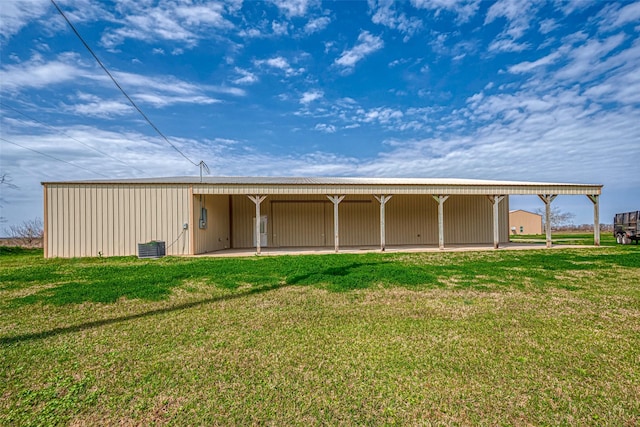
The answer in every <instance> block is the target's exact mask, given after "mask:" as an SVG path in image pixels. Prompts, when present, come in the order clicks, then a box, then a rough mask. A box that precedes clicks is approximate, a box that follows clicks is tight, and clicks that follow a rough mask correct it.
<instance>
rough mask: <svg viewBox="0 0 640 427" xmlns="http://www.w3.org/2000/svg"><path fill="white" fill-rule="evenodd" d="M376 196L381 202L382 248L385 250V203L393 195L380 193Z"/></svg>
mask: <svg viewBox="0 0 640 427" xmlns="http://www.w3.org/2000/svg"><path fill="white" fill-rule="evenodd" d="M373 197H375V198H376V200H377V201H378V202H380V250H381V251H382V252H384V250H385V246H386V243H385V223H384V205H386V204H387V202H388V201H389V200H390V199H391V197H393V196H387V195H380V196H375V195H374V196H373Z"/></svg>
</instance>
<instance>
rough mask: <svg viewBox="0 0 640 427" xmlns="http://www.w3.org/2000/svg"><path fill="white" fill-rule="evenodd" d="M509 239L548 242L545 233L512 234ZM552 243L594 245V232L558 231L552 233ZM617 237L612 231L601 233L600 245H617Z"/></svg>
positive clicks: (526, 241) (518, 241)
mask: <svg viewBox="0 0 640 427" xmlns="http://www.w3.org/2000/svg"><path fill="white" fill-rule="evenodd" d="M509 240H511V241H512V242H514V243H546V241H547V236H546V235H545V234H512V235H510V236H509ZM551 243H553V244H554V245H593V232H590V233H582V232H558V231H554V232H552V233H551ZM616 245H617V243H616V238H615V237H614V236H613V233H612V232H610V231H603V232H601V233H600V246H616Z"/></svg>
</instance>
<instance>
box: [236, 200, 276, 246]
mask: <svg viewBox="0 0 640 427" xmlns="http://www.w3.org/2000/svg"><path fill="white" fill-rule="evenodd" d="M267 200H269V198H267ZM265 202H266V200H265V201H264V202H262V204H261V205H260V208H261V209H264V207H265V206H266V203H265ZM232 204H233V230H232V237H233V243H232V247H234V248H251V247H253V246H254V245H253V243H252V240H253V229H252V226H253V217H254V216H255V215H256V207H255V205H254V204H253V202H252V201H251V200H249V198H248V197H247V196H244V195H243V196H233V198H232Z"/></svg>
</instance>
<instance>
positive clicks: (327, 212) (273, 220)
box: [232, 195, 509, 248]
mask: <svg viewBox="0 0 640 427" xmlns="http://www.w3.org/2000/svg"><path fill="white" fill-rule="evenodd" d="M232 199H233V213H232V214H233V221H232V222H233V246H232V247H234V248H250V247H253V246H254V243H253V218H254V216H255V205H254V203H253V202H251V201H250V200H249V199H248V198H247V197H246V196H232ZM338 209H339V227H340V245H341V246H375V245H379V244H380V204H379V203H378V201H377V200H375V198H373V196H368V197H367V196H347V197H346V198H345V199H344V200H343V201H342V202H341V203H340V205H339V208H338ZM508 210H509V208H508V197H507V198H505V199H504V200H503V201H502V202H501V203H500V205H499V220H500V241H501V242H506V241H508V222H507V220H508ZM261 215H266V216H267V218H268V245H267V246H270V247H296V246H298V247H302V246H333V204H332V203H331V202H330V201H329V200H328V199H327V200H326V201H325V199H324V198H323V197H322V196H314V195H289V196H269V197H267V199H266V200H265V201H264V202H262V204H261ZM385 222H386V240H387V244H389V245H416V244H417V245H435V244H437V243H438V204H437V203H436V202H435V201H434V200H433V198H432V197H431V196H423V195H411V196H409V195H396V196H394V197H392V199H391V200H390V201H389V202H388V203H387V205H386V215H385ZM444 223H445V245H446V244H465V243H472V244H473V243H484V244H491V243H492V242H493V228H492V227H493V208H492V205H491V202H490V201H489V200H488V199H487V197H486V196H452V197H450V198H449V199H448V200H447V201H446V202H445V204H444Z"/></svg>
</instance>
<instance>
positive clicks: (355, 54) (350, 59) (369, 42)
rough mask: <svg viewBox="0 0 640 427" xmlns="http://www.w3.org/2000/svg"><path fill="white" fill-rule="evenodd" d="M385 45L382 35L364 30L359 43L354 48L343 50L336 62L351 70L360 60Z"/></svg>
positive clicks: (359, 37)
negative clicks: (375, 34)
mask: <svg viewBox="0 0 640 427" xmlns="http://www.w3.org/2000/svg"><path fill="white" fill-rule="evenodd" d="M383 47H384V42H383V41H382V39H381V38H380V37H378V36H374V35H371V34H370V33H369V32H368V31H362V32H361V33H360V35H359V36H358V43H357V44H356V45H355V46H354V47H353V48H351V49H348V50H345V51H344V52H342V55H340V57H339V58H337V59H336V60H335V62H334V64H335V65H338V66H340V67H343V69H344V70H346V71H351V70H352V69H353V68H354V67H355V66H356V64H357V63H358V62H359V61H361V60H362V59H364V58H365V57H366V56H368V55H370V54H372V53H374V52H376V51H378V50H380V49H382V48H383Z"/></svg>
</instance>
